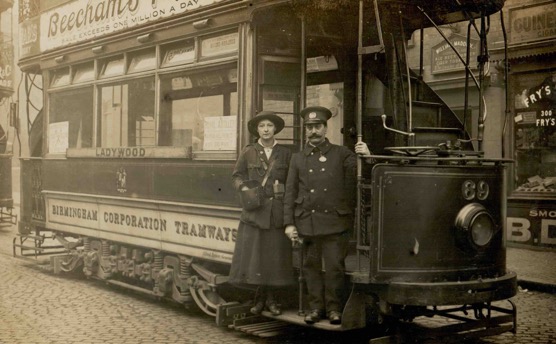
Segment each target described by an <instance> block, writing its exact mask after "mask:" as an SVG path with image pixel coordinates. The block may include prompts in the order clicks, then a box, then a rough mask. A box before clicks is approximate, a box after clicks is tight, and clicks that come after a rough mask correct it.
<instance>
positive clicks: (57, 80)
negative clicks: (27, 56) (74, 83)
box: [50, 67, 70, 87]
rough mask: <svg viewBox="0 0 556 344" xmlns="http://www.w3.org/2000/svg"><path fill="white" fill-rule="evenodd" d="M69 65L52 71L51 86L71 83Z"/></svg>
mask: <svg viewBox="0 0 556 344" xmlns="http://www.w3.org/2000/svg"><path fill="white" fill-rule="evenodd" d="M69 81H70V73H69V67H66V68H61V69H56V70H53V71H51V72H50V87H59V86H65V85H69Z"/></svg>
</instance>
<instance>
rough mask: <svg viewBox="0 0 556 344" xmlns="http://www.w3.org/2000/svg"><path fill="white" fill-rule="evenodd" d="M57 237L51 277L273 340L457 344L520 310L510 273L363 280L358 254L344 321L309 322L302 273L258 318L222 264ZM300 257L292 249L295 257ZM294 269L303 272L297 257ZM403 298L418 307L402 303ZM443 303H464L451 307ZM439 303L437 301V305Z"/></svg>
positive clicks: (512, 326)
mask: <svg viewBox="0 0 556 344" xmlns="http://www.w3.org/2000/svg"><path fill="white" fill-rule="evenodd" d="M54 238H56V240H58V241H59V242H60V244H61V246H62V247H64V248H65V250H66V251H67V252H68V253H67V254H63V255H53V256H51V265H52V268H53V272H54V273H71V272H76V273H80V272H82V273H83V274H84V275H85V276H87V277H88V278H92V279H97V280H102V281H104V282H106V283H107V284H110V285H115V286H118V287H122V288H126V289H131V290H133V291H135V292H139V293H142V294H146V295H150V296H152V297H156V298H160V299H167V300H171V301H173V302H177V303H180V304H183V305H184V306H185V307H186V308H189V307H190V306H192V305H193V304H195V305H196V306H197V307H199V309H201V310H202V311H203V312H204V313H206V314H207V315H209V316H212V317H214V318H215V320H216V324H217V325H219V326H227V327H229V328H232V329H235V330H238V331H242V332H246V333H249V334H251V335H255V336H260V337H273V336H278V335H284V334H287V333H288V331H292V330H294V329H295V328H296V327H295V326H303V327H307V326H310V327H312V328H315V329H321V330H326V331H335V332H345V331H351V330H357V329H359V330H361V329H366V331H367V330H368V331H369V336H370V343H407V342H422V341H426V340H434V342H435V343H436V342H441V343H458V342H460V341H461V340H463V339H472V338H480V337H484V336H491V335H496V334H500V333H504V332H513V333H515V331H516V315H517V310H516V307H515V305H514V304H513V302H511V301H510V300H506V299H507V298H509V297H510V296H511V295H513V293H515V291H513V288H515V283H514V282H515V274H513V273H509V274H507V275H506V276H503V277H501V278H493V279H479V280H476V281H470V282H467V283H414V284H412V283H388V284H381V283H361V282H362V281H364V280H365V278H363V277H362V276H361V273H360V271H359V273H357V272H354V270H356V266H355V259H356V257H355V256H348V258H347V259H346V262H347V266H346V268H347V270H348V271H352V273H348V276H349V278H350V281H349V282H348V283H349V284H350V285H351V288H349V290H350V291H349V295H346V297H347V301H346V304H345V307H344V310H343V316H342V319H343V320H342V324H341V325H331V324H329V323H328V321H321V322H317V323H315V324H313V325H307V324H306V323H305V322H304V310H305V309H307V307H306V300H305V295H304V290H303V289H300V288H303V280H302V279H303V277H302V276H300V278H301V282H302V283H301V286H299V285H298V286H296V287H292V288H291V290H290V291H289V292H288V294H287V295H286V297H285V298H284V299H283V301H284V302H283V306H285V307H283V312H282V314H281V315H278V316H275V315H272V314H271V313H270V312H268V311H263V313H262V314H261V315H253V314H251V313H250V312H249V309H250V308H251V307H252V301H251V300H250V296H251V292H250V291H248V292H245V291H242V290H238V289H237V288H234V287H232V286H230V285H228V284H227V283H226V282H227V276H226V274H225V273H216V272H214V271H217V270H218V269H219V268H222V267H221V266H220V267H219V266H218V264H216V265H215V264H212V263H206V262H201V261H199V262H196V259H195V258H192V257H187V256H183V255H175V254H168V253H165V252H162V251H157V250H149V249H144V248H134V247H128V246H125V245H120V244H118V243H113V242H108V241H105V240H102V241H101V240H96V239H91V238H79V239H76V238H75V237H73V236H70V237H65V236H64V233H55V235H54ZM299 253H300V252H299V250H297V252H295V254H296V255H297V257H299ZM204 263H205V264H204ZM295 265H296V271H299V260H298V261H297V262H296V264H295ZM354 281H355V282H354ZM357 281H358V282H359V283H358V282H357ZM300 290H301V291H302V292H300ZM224 295H225V296H224ZM411 295H413V296H411ZM399 300H406V301H407V300H414V301H415V302H414V303H413V304H397V303H396V302H398V301H399ZM443 300H453V301H461V304H458V305H452V304H450V305H446V304H443V303H442V302H443ZM495 300H505V301H495ZM434 302H438V303H439V304H438V305H437V306H434V305H433V304H434Z"/></svg>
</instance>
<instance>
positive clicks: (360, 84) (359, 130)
mask: <svg viewBox="0 0 556 344" xmlns="http://www.w3.org/2000/svg"><path fill="white" fill-rule="evenodd" d="M363 23H364V18H363V0H359V37H358V48H359V49H358V54H357V86H356V87H357V111H356V113H355V116H356V117H357V118H356V124H355V125H356V130H357V143H359V142H361V141H363V128H362V127H363V119H362V117H363ZM362 170H363V167H362V165H361V158H359V157H358V158H357V190H356V197H357V203H356V208H355V233H356V235H357V247H359V246H360V245H361V244H362V240H361V233H362V230H361V212H362V210H361V184H362ZM360 261H361V259H360V252H359V250H357V270H360V269H361V266H360V264H361V263H360Z"/></svg>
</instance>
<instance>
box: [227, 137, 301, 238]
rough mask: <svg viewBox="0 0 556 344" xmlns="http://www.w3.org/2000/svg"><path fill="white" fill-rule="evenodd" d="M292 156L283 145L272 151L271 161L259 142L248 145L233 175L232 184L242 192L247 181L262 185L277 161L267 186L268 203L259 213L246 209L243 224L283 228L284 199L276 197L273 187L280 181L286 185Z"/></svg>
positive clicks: (242, 218) (242, 217) (242, 214)
mask: <svg viewBox="0 0 556 344" xmlns="http://www.w3.org/2000/svg"><path fill="white" fill-rule="evenodd" d="M291 156H292V153H291V151H290V149H289V148H287V147H285V146H282V145H279V144H276V145H275V146H274V148H273V149H272V154H271V155H270V159H267V157H266V154H265V153H264V148H263V146H261V145H260V144H259V143H253V144H249V145H247V146H245V148H244V149H243V150H242V152H241V154H240V155H239V158H238V159H237V162H236V166H235V169H234V172H233V173H232V183H233V186H234V188H235V189H236V190H237V191H238V192H239V191H240V190H241V187H242V185H243V183H244V182H245V181H247V180H256V181H258V182H259V183H262V181H263V179H264V175H265V172H266V169H267V168H269V166H270V161H271V160H274V165H273V166H272V170H271V171H270V175H269V177H268V180H267V181H266V184H265V187H264V190H265V195H266V197H267V199H266V202H265V204H264V205H263V206H262V207H260V208H258V209H255V210H249V211H248V210H245V209H244V210H243V211H242V213H241V218H240V220H241V221H243V222H245V223H248V224H251V225H254V226H257V227H259V228H262V229H268V228H271V227H274V228H279V229H282V228H283V222H282V220H283V211H284V210H283V200H281V199H280V200H278V199H276V198H275V197H274V191H273V186H272V185H273V184H274V183H275V181H276V180H277V181H278V182H279V183H280V184H282V185H284V184H285V183H286V176H287V173H288V165H289V162H290V159H291Z"/></svg>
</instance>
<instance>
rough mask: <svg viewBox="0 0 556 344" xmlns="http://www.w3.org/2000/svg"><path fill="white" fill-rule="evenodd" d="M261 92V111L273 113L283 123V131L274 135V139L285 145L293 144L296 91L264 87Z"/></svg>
mask: <svg viewBox="0 0 556 344" xmlns="http://www.w3.org/2000/svg"><path fill="white" fill-rule="evenodd" d="M262 90H263V109H265V110H268V111H275V112H276V113H278V114H279V115H280V117H282V119H283V120H284V122H285V125H284V129H283V130H282V131H281V132H280V133H278V135H276V139H277V140H278V141H279V142H280V143H282V144H287V145H293V144H295V140H294V135H295V116H294V114H293V113H294V109H295V101H296V99H297V91H296V90H295V89H293V88H291V87H286V86H276V85H265V86H263V87H262Z"/></svg>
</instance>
